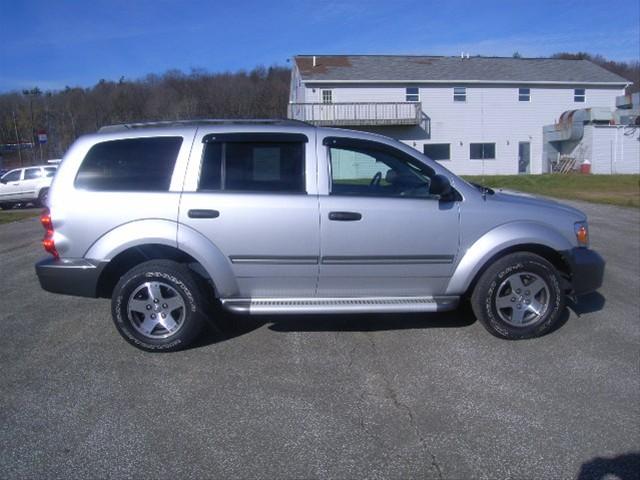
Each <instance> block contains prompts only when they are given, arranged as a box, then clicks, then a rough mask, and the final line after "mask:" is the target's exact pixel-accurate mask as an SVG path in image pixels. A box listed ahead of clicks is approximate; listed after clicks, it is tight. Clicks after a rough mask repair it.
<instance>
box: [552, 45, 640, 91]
mask: <svg viewBox="0 0 640 480" xmlns="http://www.w3.org/2000/svg"><path fill="white" fill-rule="evenodd" d="M551 57H552V58H564V59H567V60H590V61H592V62H593V63H595V64H596V65H600V66H601V67H602V68H606V69H607V70H609V71H610V72H613V73H617V74H618V75H620V76H621V77H624V78H626V79H627V80H629V81H630V82H633V85H631V86H630V87H628V88H627V93H634V92H640V61H635V62H616V61H614V60H607V59H606V58H605V57H603V56H602V55H591V54H590V53H586V52H578V53H567V52H560V53H556V54H554V55H552V56H551Z"/></svg>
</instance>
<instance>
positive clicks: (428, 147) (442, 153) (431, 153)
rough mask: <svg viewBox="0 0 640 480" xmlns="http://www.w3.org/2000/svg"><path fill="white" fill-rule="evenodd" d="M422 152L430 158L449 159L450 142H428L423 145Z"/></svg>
mask: <svg viewBox="0 0 640 480" xmlns="http://www.w3.org/2000/svg"><path fill="white" fill-rule="evenodd" d="M423 148H424V154H425V155H426V156H427V157H429V158H430V159H431V160H438V161H442V160H451V144H449V143H428V144H425V145H424V147H423Z"/></svg>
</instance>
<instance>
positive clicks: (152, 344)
mask: <svg viewBox="0 0 640 480" xmlns="http://www.w3.org/2000/svg"><path fill="white" fill-rule="evenodd" d="M206 305H207V302H206V299H205V298H204V296H203V294H202V292H201V290H200V289H199V287H198V283H197V282H196V280H195V278H194V275H193V274H192V273H191V271H190V270H189V268H188V267H187V266H186V265H183V264H180V263H177V262H173V261H170V260H151V261H148V262H144V263H142V264H140V265H138V266H136V267H135V268H133V269H132V270H130V271H129V272H127V273H126V274H125V275H124V276H123V277H122V278H121V279H120V281H119V282H118V284H117V285H116V287H115V289H114V291H113V296H112V299H111V311H112V315H113V321H114V323H115V325H116V328H117V329H118V332H119V333H120V335H122V336H123V337H124V339H125V340H127V341H128V342H129V343H131V344H132V345H134V346H135V347H138V348H140V349H142V350H146V351H165V352H168V351H175V350H181V349H183V348H186V347H188V346H189V345H190V344H191V343H192V342H193V341H194V340H195V339H196V337H197V336H198V335H199V334H200V332H201V331H202V328H203V326H204V323H205V320H206Z"/></svg>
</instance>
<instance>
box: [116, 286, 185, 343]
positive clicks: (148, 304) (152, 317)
mask: <svg viewBox="0 0 640 480" xmlns="http://www.w3.org/2000/svg"><path fill="white" fill-rule="evenodd" d="M127 315H128V317H129V321H130V322H131V325H132V326H133V328H135V330H136V331H137V332H138V333H140V334H142V335H144V336H145V337H147V338H152V339H163V338H167V337H170V336H172V335H175V333H176V332H177V331H178V330H180V328H181V327H182V325H183V324H184V319H185V315H186V307H185V303H184V300H183V299H182V296H181V295H180V294H179V293H178V291H177V290H176V289H175V288H173V287H172V286H171V285H169V284H166V283H164V282H145V283H143V284H141V285H140V286H138V287H137V288H136V289H135V290H134V291H133V293H132V294H131V295H130V296H129V301H128V303H127Z"/></svg>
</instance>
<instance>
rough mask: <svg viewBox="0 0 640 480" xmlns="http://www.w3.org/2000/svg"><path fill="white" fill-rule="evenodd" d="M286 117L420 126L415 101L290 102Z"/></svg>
mask: <svg viewBox="0 0 640 480" xmlns="http://www.w3.org/2000/svg"><path fill="white" fill-rule="evenodd" d="M288 116H289V118H291V119H294V120H302V121H304V122H309V123H313V124H314V125H323V126H331V125H332V126H338V125H344V126H347V125H419V124H420V122H421V120H422V106H421V104H420V103H418V102H357V103H290V104H289V108H288Z"/></svg>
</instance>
